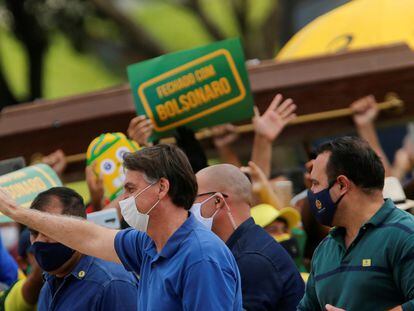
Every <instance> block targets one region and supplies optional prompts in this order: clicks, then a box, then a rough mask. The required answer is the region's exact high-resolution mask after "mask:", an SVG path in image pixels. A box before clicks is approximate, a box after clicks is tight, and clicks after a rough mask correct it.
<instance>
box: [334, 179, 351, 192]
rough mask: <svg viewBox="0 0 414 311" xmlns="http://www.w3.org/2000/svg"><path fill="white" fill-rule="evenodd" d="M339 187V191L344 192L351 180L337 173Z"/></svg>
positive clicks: (348, 187) (347, 189)
mask: <svg viewBox="0 0 414 311" xmlns="http://www.w3.org/2000/svg"><path fill="white" fill-rule="evenodd" d="M337 181H338V184H339V189H340V190H341V193H345V192H347V191H349V189H350V187H351V181H350V180H349V179H348V177H346V176H345V175H339V176H338V178H337Z"/></svg>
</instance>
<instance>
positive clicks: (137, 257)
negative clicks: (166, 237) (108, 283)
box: [114, 228, 150, 274]
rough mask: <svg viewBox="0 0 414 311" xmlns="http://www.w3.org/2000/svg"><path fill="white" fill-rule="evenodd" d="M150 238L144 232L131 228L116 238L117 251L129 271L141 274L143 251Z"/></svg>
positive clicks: (121, 232) (119, 233)
mask: <svg viewBox="0 0 414 311" xmlns="http://www.w3.org/2000/svg"><path fill="white" fill-rule="evenodd" d="M149 239H150V238H149V237H148V236H147V235H146V234H145V233H143V232H139V231H137V230H135V229H132V228H129V229H125V230H121V231H119V232H118V233H117V235H116V236H115V242H114V243H115V251H116V253H117V255H118V257H119V259H120V260H121V262H122V264H123V266H124V267H125V269H127V270H128V271H133V272H136V273H137V274H140V270H141V264H142V251H143V250H144V249H145V245H146V243H147V242H148V240H149Z"/></svg>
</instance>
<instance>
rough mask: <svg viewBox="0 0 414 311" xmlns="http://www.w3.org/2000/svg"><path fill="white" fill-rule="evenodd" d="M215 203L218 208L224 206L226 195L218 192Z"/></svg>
mask: <svg viewBox="0 0 414 311" xmlns="http://www.w3.org/2000/svg"><path fill="white" fill-rule="evenodd" d="M214 204H215V206H216V209H219V208H223V207H224V197H223V195H222V194H221V193H216V194H215V197H214Z"/></svg>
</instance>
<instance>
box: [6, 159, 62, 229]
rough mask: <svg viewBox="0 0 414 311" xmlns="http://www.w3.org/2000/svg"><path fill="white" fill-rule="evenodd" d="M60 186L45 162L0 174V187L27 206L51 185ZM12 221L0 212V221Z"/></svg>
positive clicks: (53, 172)
mask: <svg viewBox="0 0 414 311" xmlns="http://www.w3.org/2000/svg"><path fill="white" fill-rule="evenodd" d="M58 186H62V182H61V181H60V179H59V177H58V176H57V175H56V173H55V171H54V170H52V169H51V168H50V167H49V166H48V165H46V164H36V165H33V166H28V167H25V168H23V169H21V170H18V171H15V172H12V173H9V174H6V175H2V176H0V188H2V189H4V190H6V191H7V192H8V193H9V194H10V195H11V196H12V198H13V199H14V200H16V202H17V203H18V204H19V205H21V206H23V207H29V206H30V204H31V203H32V201H33V199H34V198H35V197H36V196H37V195H38V194H39V193H40V192H43V191H45V190H47V189H49V188H52V187H58ZM8 221H12V220H11V219H10V218H8V217H6V216H4V215H3V214H1V213H0V222H8Z"/></svg>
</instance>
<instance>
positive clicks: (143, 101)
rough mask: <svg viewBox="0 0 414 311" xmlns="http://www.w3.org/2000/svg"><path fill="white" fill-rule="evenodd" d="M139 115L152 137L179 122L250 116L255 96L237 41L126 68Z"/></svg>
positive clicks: (197, 125) (192, 125) (214, 121)
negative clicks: (149, 123)
mask: <svg viewBox="0 0 414 311" xmlns="http://www.w3.org/2000/svg"><path fill="white" fill-rule="evenodd" d="M128 77H129V81H130V84H131V89H132V91H133V96H134V101H135V106H136V109H137V113H138V114H139V115H142V114H145V115H147V116H148V118H149V119H151V121H152V123H153V126H154V135H153V138H159V137H163V136H167V135H170V134H171V131H172V130H174V129H175V128H176V127H179V126H184V125H185V126H187V127H190V128H192V129H194V130H197V129H200V128H203V127H207V126H213V125H217V124H222V123H227V122H234V121H239V120H244V119H249V118H250V117H251V116H252V115H253V98H252V95H251V91H250V85H249V80H248V77H247V71H246V66H245V63H244V55H243V50H242V46H241V43H240V40H239V39H229V40H225V41H221V42H217V43H213V44H210V45H208V46H204V47H200V48H195V49H192V50H186V51H181V52H177V53H171V54H167V55H163V56H160V57H157V58H154V59H151V60H148V61H144V62H141V63H138V64H134V65H131V66H128Z"/></svg>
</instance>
